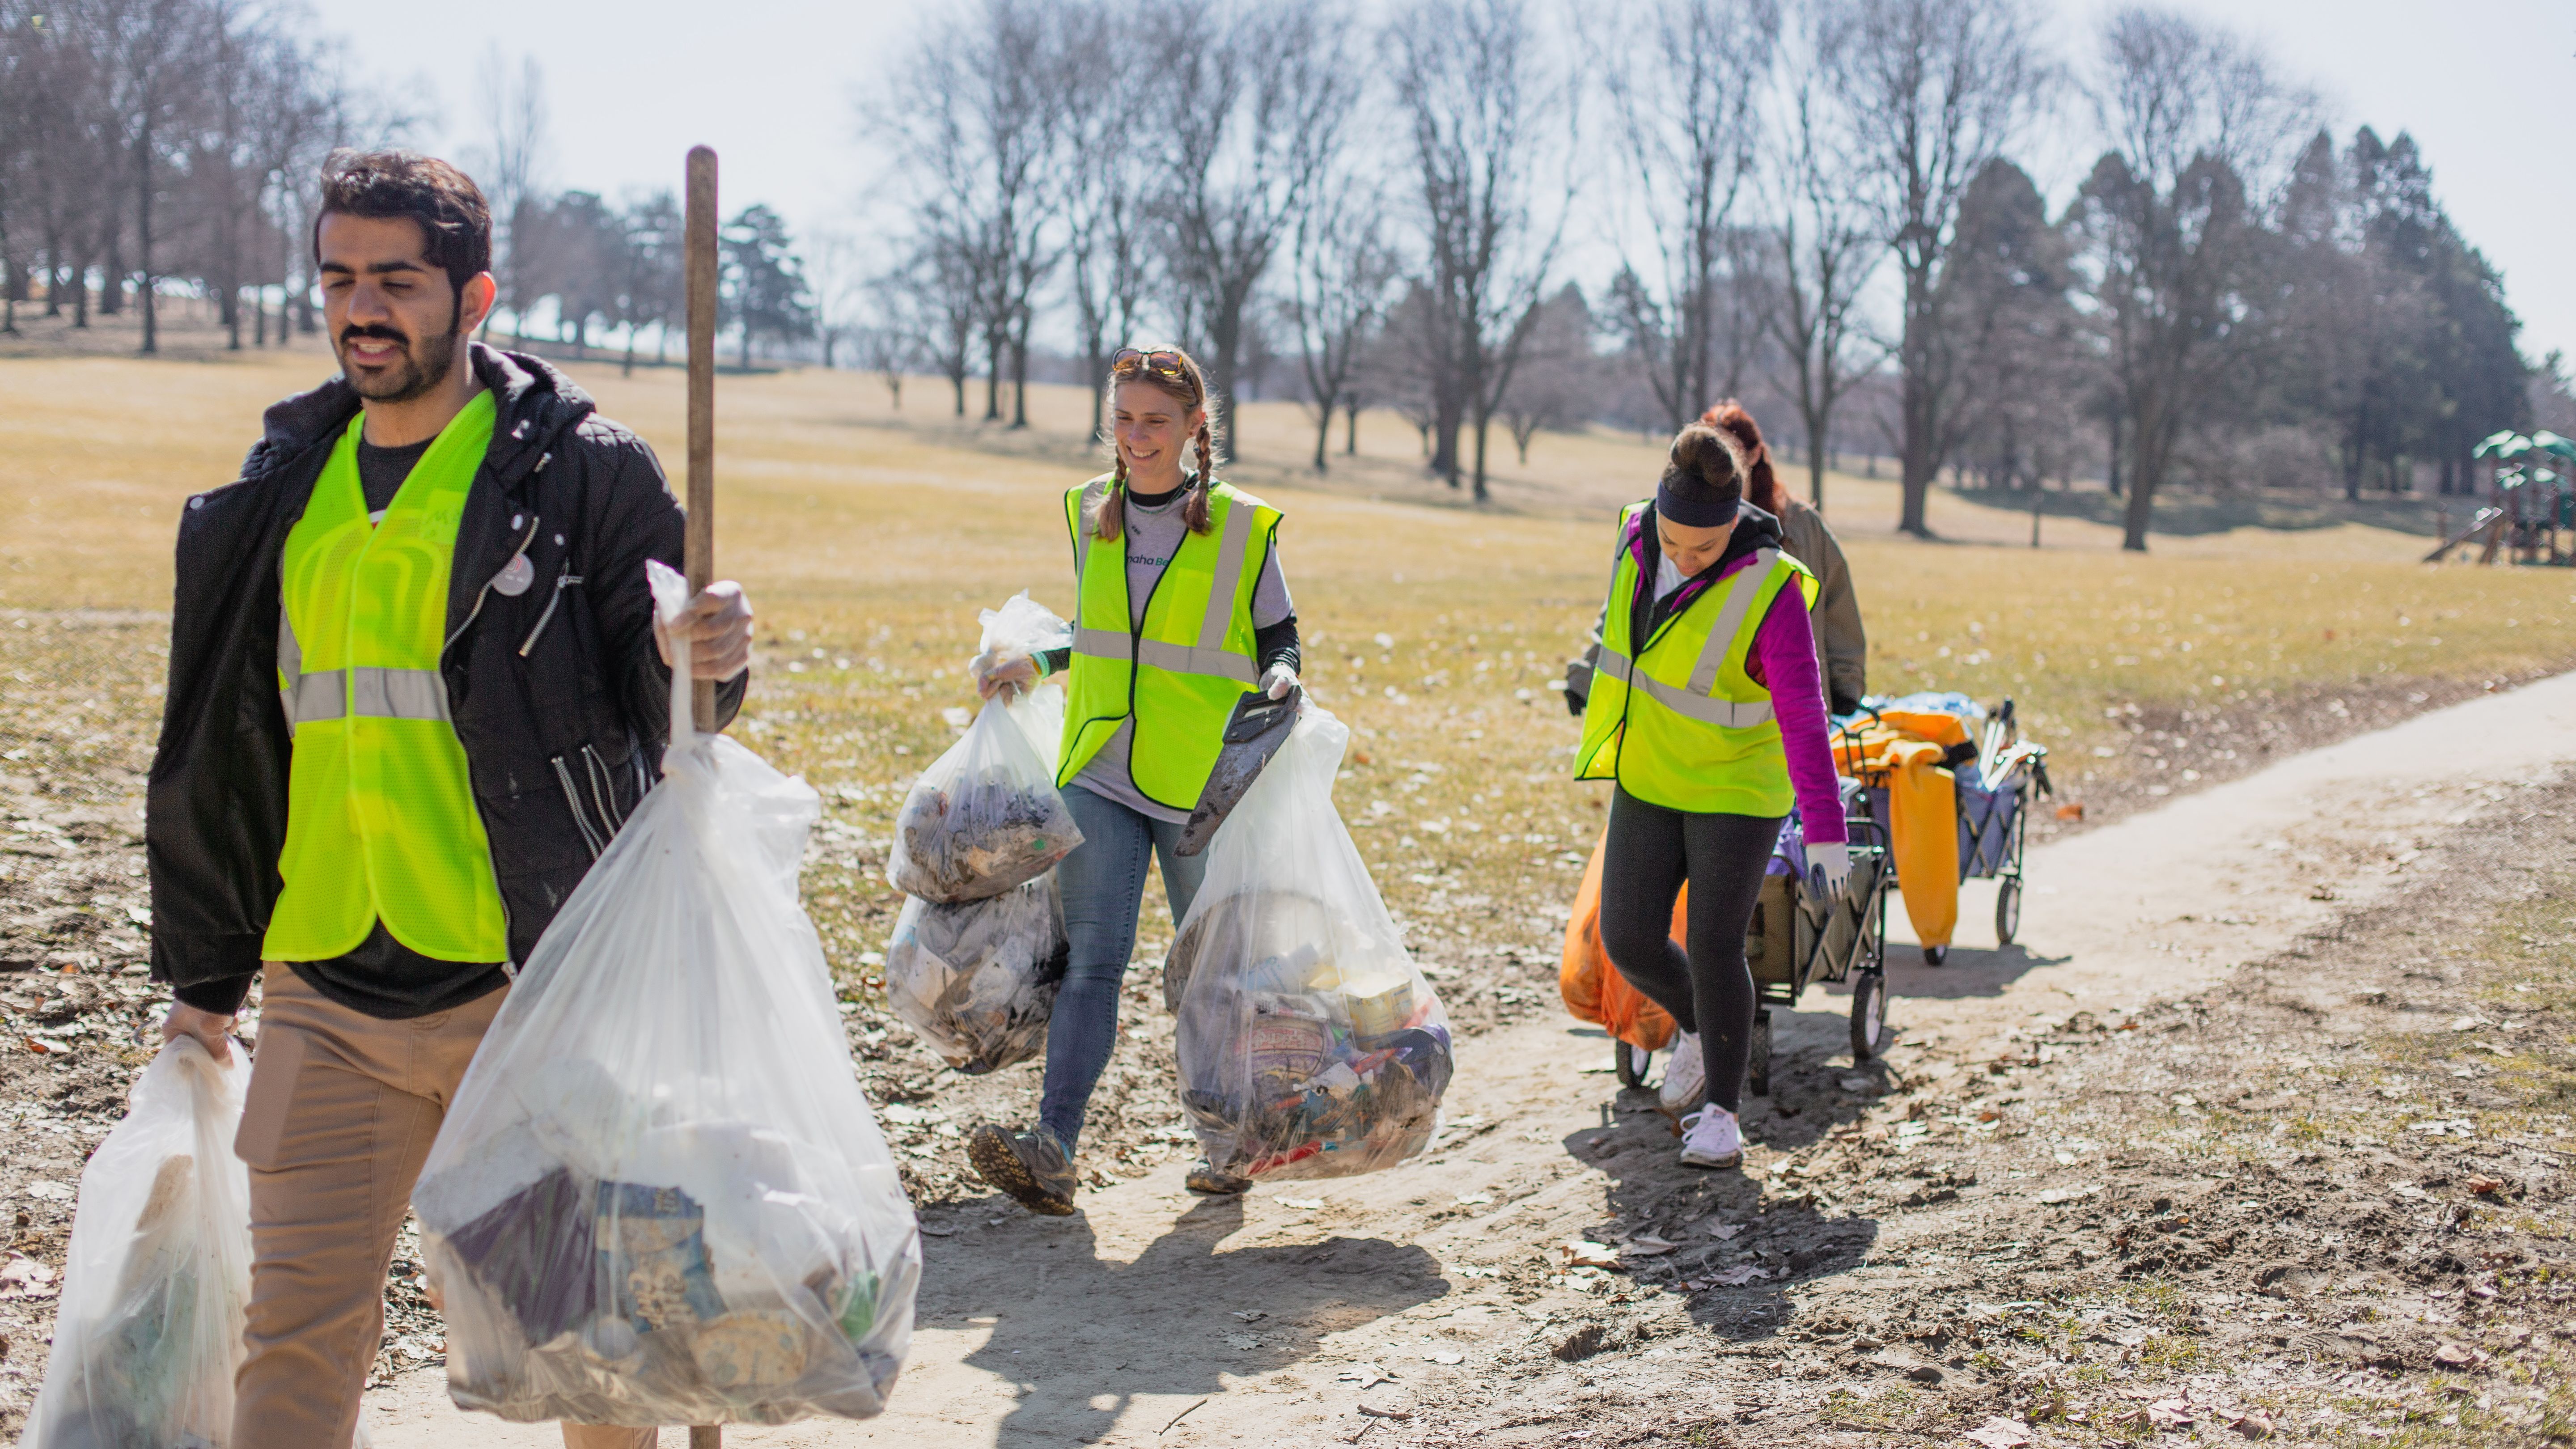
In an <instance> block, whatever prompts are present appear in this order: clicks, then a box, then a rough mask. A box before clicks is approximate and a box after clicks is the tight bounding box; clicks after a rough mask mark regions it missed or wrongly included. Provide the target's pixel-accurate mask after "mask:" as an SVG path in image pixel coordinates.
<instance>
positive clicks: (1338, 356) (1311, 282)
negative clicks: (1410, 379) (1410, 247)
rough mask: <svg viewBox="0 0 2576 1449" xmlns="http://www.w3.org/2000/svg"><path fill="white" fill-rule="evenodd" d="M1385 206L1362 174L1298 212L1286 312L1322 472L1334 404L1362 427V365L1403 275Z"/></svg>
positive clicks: (1332, 185)
mask: <svg viewBox="0 0 2576 1449" xmlns="http://www.w3.org/2000/svg"><path fill="white" fill-rule="evenodd" d="M1383 211H1384V205H1383V203H1382V200H1381V199H1380V198H1379V197H1378V196H1376V195H1374V194H1373V193H1371V192H1369V191H1368V190H1366V189H1365V188H1363V187H1361V186H1360V185H1359V184H1358V183H1357V181H1356V179H1354V178H1348V177H1337V178H1335V179H1334V180H1333V181H1331V182H1329V183H1328V184H1326V185H1324V186H1321V187H1319V188H1317V189H1316V190H1315V192H1314V194H1313V195H1312V197H1311V198H1310V199H1309V201H1308V204H1307V205H1306V206H1304V207H1303V208H1301V209H1300V211H1299V213H1298V217H1297V231H1296V239H1295V242H1294V244H1293V246H1292V248H1291V252H1292V265H1291V266H1290V269H1289V283H1288V296H1287V299H1286V300H1287V304H1288V305H1287V313H1288V320H1289V322H1290V323H1291V324H1292V325H1293V326H1294V327H1295V329H1296V332H1297V350H1298V360H1299V364H1300V371H1301V373H1302V376H1303V378H1304V381H1305V384H1306V398H1307V403H1306V410H1307V412H1308V413H1309V414H1310V415H1311V416H1312V417H1313V418H1314V420H1315V471H1316V472H1318V473H1322V472H1325V471H1327V469H1328V466H1329V465H1328V464H1327V463H1326V461H1325V456H1324V455H1325V452H1326V449H1327V447H1328V446H1329V445H1330V443H1331V440H1332V432H1333V412H1334V410H1335V409H1336V408H1341V409H1345V410H1347V411H1349V412H1350V413H1351V414H1352V415H1353V416H1352V421H1351V427H1352V429H1353V430H1354V432H1356V430H1357V428H1358V426H1359V424H1358V419H1357V411H1358V407H1359V398H1358V395H1357V393H1358V383H1359V377H1360V371H1361V367H1362V364H1363V362H1364V361H1365V359H1366V356H1367V352H1368V348H1369V345H1370V343H1371V342H1372V341H1374V340H1375V337H1376V333H1377V329H1378V326H1379V323H1380V322H1381V321H1382V320H1383V319H1384V317H1385V316H1386V308H1387V300H1388V295H1389V293H1390V292H1391V291H1392V290H1393V288H1394V287H1395V284H1396V282H1397V280H1398V279H1399V278H1400V277H1401V276H1402V267H1401V264H1400V263H1399V261H1398V259H1397V258H1396V255H1395V252H1394V250H1393V249H1392V248H1390V247H1389V246H1388V245H1387V242H1386V235H1385V227H1384V224H1383V223H1382V222H1381V220H1380V217H1381V214H1382V213H1383Z"/></svg>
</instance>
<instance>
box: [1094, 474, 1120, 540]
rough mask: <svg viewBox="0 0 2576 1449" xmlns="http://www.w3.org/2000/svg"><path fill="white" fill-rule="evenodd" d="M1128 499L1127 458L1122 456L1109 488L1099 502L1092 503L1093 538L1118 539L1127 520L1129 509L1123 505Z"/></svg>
mask: <svg viewBox="0 0 2576 1449" xmlns="http://www.w3.org/2000/svg"><path fill="white" fill-rule="evenodd" d="M1126 499H1127V459H1126V458H1125V457H1124V456H1121V457H1120V458H1119V459H1118V471H1117V474H1116V476H1114V477H1112V478H1111V479H1110V480H1109V488H1108V490H1107V491H1106V492H1104V493H1102V494H1101V495H1100V501H1099V502H1098V503H1095V504H1093V505H1092V509H1091V536H1092V537H1093V538H1096V539H1099V540H1100V541H1101V542H1102V543H1116V542H1117V541H1118V535H1119V532H1120V525H1121V524H1122V523H1124V522H1125V521H1126V516H1127V510H1126V509H1125V508H1124V507H1122V506H1121V505H1123V504H1124V503H1125V502H1126Z"/></svg>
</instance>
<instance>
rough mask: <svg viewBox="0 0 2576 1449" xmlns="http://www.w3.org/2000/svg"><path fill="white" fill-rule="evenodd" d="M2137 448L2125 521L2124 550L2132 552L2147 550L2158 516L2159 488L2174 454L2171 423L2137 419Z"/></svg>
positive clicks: (2154, 419) (2130, 477)
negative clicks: (2149, 529)
mask: <svg viewBox="0 0 2576 1449" xmlns="http://www.w3.org/2000/svg"><path fill="white" fill-rule="evenodd" d="M2135 423H2136V426H2135V429H2134V431H2135V432H2136V434H2137V446H2136V452H2135V454H2134V458H2135V462H2136V465H2137V466H2136V467H2135V468H2134V469H2133V470H2132V471H2131V473H2130V476H2129V506H2128V509H2127V512H2126V514H2125V516H2124V518H2123V521H2122V527H2121V531H2120V547H2121V548H2123V549H2125V550H2127V551H2129V552H2131V553H2145V552H2146V551H2147V525H2148V523H2149V522H2150V521H2152V519H2153V518H2154V515H2155V501H2156V488H2157V487H2158V486H2159V485H2160V484H2162V483H2163V482H2164V476H2165V465H2166V462H2167V461H2168V459H2169V458H2170V456H2171V454H2172V446H2171V443H2170V440H2169V439H2168V438H2167V437H2166V434H2167V433H2169V432H2170V431H2171V424H2170V423H2169V422H2168V421H2167V420H2166V419H2164V418H2161V417H2153V416H2150V417H2146V418H2140V419H2136V420H2135Z"/></svg>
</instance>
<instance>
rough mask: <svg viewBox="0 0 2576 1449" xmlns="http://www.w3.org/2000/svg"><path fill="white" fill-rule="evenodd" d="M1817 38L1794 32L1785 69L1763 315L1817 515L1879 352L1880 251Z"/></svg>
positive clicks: (1812, 31)
mask: <svg viewBox="0 0 2576 1449" xmlns="http://www.w3.org/2000/svg"><path fill="white" fill-rule="evenodd" d="M1824 40H1825V37H1824V36H1822V35H1820V34H1819V33H1818V29H1817V27H1816V26H1815V25H1813V24H1812V22H1811V23H1810V24H1808V25H1806V26H1803V27H1801V28H1800V32H1799V34H1798V36H1797V41H1798V44H1797V48H1796V50H1795V51H1794V53H1793V54H1792V56H1791V57H1790V59H1789V61H1788V63H1787V65H1786V66H1785V67H1784V68H1783V72H1782V80H1783V84H1782V86H1781V111H1782V112H1783V121H1782V126H1781V130H1780V136H1779V140H1778V142H1777V144H1776V145H1775V146H1774V147H1773V148H1772V161H1771V167H1770V170H1771V174H1772V179H1773V182H1774V186H1775V188H1776V190H1777V192H1778V194H1779V197H1780V201H1779V208H1778V215H1777V220H1776V221H1775V222H1774V224H1773V226H1772V228H1771V230H1770V238H1771V242H1772V246H1773V249H1774V254H1775V255H1774V264H1773V266H1772V267H1771V268H1770V269H1769V280H1770V283H1771V286H1770V288H1769V289H1768V290H1769V296H1768V300H1769V303H1770V305H1769V307H1768V308H1767V309H1766V312H1767V321H1768V323H1769V326H1770V331H1771V336H1772V338H1773V340H1775V341H1776V342H1778V343H1779V345H1780V348H1781V350H1782V351H1783V352H1784V353H1786V354H1787V356H1788V360H1789V363H1790V365H1791V368H1792V369H1793V376H1794V383H1793V386H1792V391H1793V392H1794V393H1795V395H1796V401H1797V405H1798V422H1799V426H1800V427H1801V429H1802V430H1803V431H1804V433H1805V436H1806V452H1807V498H1808V501H1809V502H1811V503H1813V504H1815V506H1816V508H1817V511H1819V512H1822V511H1823V509H1824V506H1825V460H1826V456H1827V455H1828V454H1829V453H1830V452H1831V451H1832V449H1833V441H1832V440H1833V425H1834V407H1835V405H1836V404H1837V403H1839V402H1841V401H1842V397H1843V394H1844V393H1845V392H1846V391H1847V390H1849V388H1850V387H1851V385H1852V383H1853V382H1854V381H1856V380H1857V379H1859V378H1860V377H1862V376H1864V375H1866V374H1868V373H1869V372H1871V371H1874V370H1875V369H1876V368H1877V366H1878V364H1879V362H1880V361H1881V360H1882V359H1883V358H1884V357H1885V356H1886V349H1885V348H1883V347H1879V346H1876V345H1874V344H1873V343H1872V342H1871V340H1870V339H1869V337H1868V336H1867V335H1866V332H1865V329H1864V327H1863V326H1862V318H1861V315H1860V311H1859V307H1860V296H1861V291H1862V289H1863V288H1864V287H1866V286H1867V285H1868V283H1869V278H1870V274H1871V273H1872V272H1874V271H1876V270H1877V263H1878V258H1879V255H1880V248H1879V242H1878V239H1877V236H1876V234H1875V226H1874V218H1873V216H1872V215H1871V211H1870V208H1869V205H1868V200H1867V197H1866V196H1865V195H1864V194H1863V192H1862V190H1861V184H1862V179H1861V177H1860V176H1859V175H1858V173H1857V168H1856V167H1855V166H1854V165H1853V163H1852V160H1851V158H1850V156H1849V155H1848V154H1847V152H1846V150H1845V141H1846V138H1845V136H1844V134H1843V133H1842V132H1841V131H1840V130H1839V129H1838V128H1837V127H1836V119H1837V117H1838V115H1839V112H1838V110H1837V109H1836V108H1835V105H1834V100H1833V97H1832V94H1831V92H1830V90H1829V89H1828V87H1829V84H1830V82H1829V81H1828V80H1827V77H1826V72H1825V69H1824V66H1823V64H1822V61H1823V55H1822V51H1823V42H1824Z"/></svg>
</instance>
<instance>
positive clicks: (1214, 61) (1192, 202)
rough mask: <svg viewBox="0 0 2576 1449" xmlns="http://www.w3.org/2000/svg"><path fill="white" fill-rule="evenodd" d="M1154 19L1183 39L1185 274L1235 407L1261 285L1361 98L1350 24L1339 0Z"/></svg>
mask: <svg viewBox="0 0 2576 1449" xmlns="http://www.w3.org/2000/svg"><path fill="white" fill-rule="evenodd" d="M1154 13H1155V14H1156V15H1158V16H1159V17H1160V18H1161V25H1162V26H1164V27H1168V28H1169V31H1170V37H1171V40H1172V42H1173V45H1172V49H1171V50H1170V51H1168V52H1166V54H1167V55H1169V56H1170V57H1171V59H1170V63H1169V64H1170V68H1169V71H1168V73H1167V78H1168V82H1169V85H1170V91H1169V92H1168V94H1167V95H1166V96H1165V97H1163V98H1162V101H1163V104H1164V105H1165V106H1166V107H1167V108H1168V113H1169V114H1170V115H1171V116H1172V117H1174V118H1176V122H1177V123H1176V124H1173V125H1170V126H1168V127H1166V128H1164V133H1165V134H1166V135H1167V136H1168V138H1169V145H1170V148H1171V150H1170V155H1169V158H1168V160H1167V166H1168V171H1167V174H1166V182H1167V189H1166V191H1165V195H1164V202H1163V205H1164V209H1165V211H1166V214H1167V215H1169V217H1170V218H1171V228H1172V247H1171V271H1172V274H1173V280H1174V281H1175V282H1176V283H1177V284H1178V287H1179V291H1180V292H1181V294H1182V296H1181V298H1180V300H1181V304H1182V307H1183V310H1184V315H1185V317H1186V318H1187V319H1188V321H1189V323H1190V326H1188V327H1187V328H1185V330H1186V331H1189V332H1192V333H1194V334H1196V335H1197V336H1198V337H1199V338H1200V339H1202V340H1203V341H1204V342H1205V344H1206V350H1207V355H1208V385H1209V388H1210V389H1211V390H1212V391H1213V392H1214V393H1215V394H1216V396H1217V398H1218V399H1219V403H1220V406H1221V407H1227V408H1230V407H1231V406H1232V405H1233V403H1234V393H1235V384H1236V381H1237V375H1238V372H1239V371H1240V369H1241V367H1242V365H1243V362H1244V355H1245V350H1246V344H1247V342H1248V340H1249V339H1248V337H1247V335H1246V334H1247V326H1248V322H1249V318H1250V315H1251V309H1252V306H1253V303H1254V299H1255V298H1256V296H1257V295H1258V294H1259V291H1260V287H1261V279H1262V277H1263V275H1264V274H1265V273H1267V272H1268V271H1269V269H1270V264H1271V261H1272V260H1273V258H1275V257H1276V256H1277V255H1278V253H1279V251H1280V249H1281V248H1282V247H1283V246H1285V245H1287V244H1288V243H1289V241H1290V239H1291V233H1292V231H1293V230H1294V227H1295V224H1296V218H1297V216H1298V213H1299V210H1300V207H1301V206H1302V204H1303V202H1304V201H1305V198H1306V195H1307V193H1308V191H1309V190H1310V189H1311V188H1313V187H1314V186H1315V185H1316V184H1317V183H1318V181H1319V180H1320V178H1321V177H1322V176H1323V175H1324V173H1325V171H1326V169H1327V168H1328V167H1329V166H1330V165H1331V164H1332V161H1333V158H1334V156H1335V154H1336V153H1337V152H1338V151H1339V149H1340V146H1341V141H1342V127H1343V124H1344V122H1345V121H1346V120H1347V119H1348V118H1349V116H1350V112H1351V106H1352V103H1353V101H1354V100H1355V99H1356V98H1357V96H1358V81H1357V79H1356V73H1355V70H1354V68H1353V67H1352V66H1351V65H1350V64H1349V63H1348V61H1347V58H1346V57H1345V55H1344V53H1343V46H1342V37H1343V35H1345V34H1346V33H1347V32H1348V29H1349V22H1348V21H1347V19H1346V18H1345V17H1344V16H1343V14H1342V13H1341V10H1340V8H1339V6H1338V5H1337V4H1334V3H1332V0H1240V3H1238V4H1235V5H1233V6H1229V7H1225V8H1223V9H1216V8H1211V7H1208V6H1205V5H1196V4H1189V3H1186V0H1161V3H1159V4H1157V5H1156V7H1155V10H1154ZM1217 422H1218V426H1219V429H1220V431H1221V432H1222V431H1225V427H1224V424H1225V422H1226V419H1224V418H1223V417H1220V418H1219V419H1218V420H1217Z"/></svg>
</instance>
